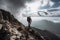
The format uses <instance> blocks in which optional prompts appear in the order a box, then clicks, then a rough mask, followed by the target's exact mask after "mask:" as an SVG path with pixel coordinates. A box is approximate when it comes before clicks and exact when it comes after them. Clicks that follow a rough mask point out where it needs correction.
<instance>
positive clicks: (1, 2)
mask: <svg viewBox="0 0 60 40" xmlns="http://www.w3.org/2000/svg"><path fill="white" fill-rule="evenodd" d="M31 1H32V0H0V8H1V9H5V10H8V11H10V12H12V13H15V12H18V9H20V8H24V7H25V3H26V2H31Z"/></svg>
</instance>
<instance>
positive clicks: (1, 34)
mask: <svg viewBox="0 0 60 40" xmlns="http://www.w3.org/2000/svg"><path fill="white" fill-rule="evenodd" d="M0 24H2V28H1V29H0V40H55V38H56V37H55V38H54V37H52V35H53V34H51V37H50V33H48V32H45V31H41V30H39V29H36V28H29V27H25V26H24V25H23V24H22V23H20V22H19V21H18V20H17V19H15V18H14V16H13V15H11V14H10V12H8V11H5V10H2V9H0ZM42 35H44V36H45V35H47V37H49V38H48V39H46V37H44V36H42ZM50 38H51V39H50ZM52 38H53V39H52ZM56 40H60V39H59V38H56Z"/></svg>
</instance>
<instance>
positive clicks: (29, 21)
mask: <svg viewBox="0 0 60 40" xmlns="http://www.w3.org/2000/svg"><path fill="white" fill-rule="evenodd" d="M27 22H28V27H30V25H31V22H32V20H31V17H30V16H29V17H27Z"/></svg>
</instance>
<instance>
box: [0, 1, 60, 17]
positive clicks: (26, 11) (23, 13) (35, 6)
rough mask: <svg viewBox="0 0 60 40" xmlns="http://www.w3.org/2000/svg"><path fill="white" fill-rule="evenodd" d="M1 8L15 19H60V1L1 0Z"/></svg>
mask: <svg viewBox="0 0 60 40" xmlns="http://www.w3.org/2000/svg"><path fill="white" fill-rule="evenodd" d="M0 8H1V9H4V10H7V11H9V12H11V13H12V14H13V15H14V16H15V17H16V16H17V15H19V16H18V17H27V16H31V17H41V16H42V17H48V16H49V17H50V16H52V17H55V16H57V17H60V0H0ZM51 10H53V11H51ZM46 13H47V15H46Z"/></svg>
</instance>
